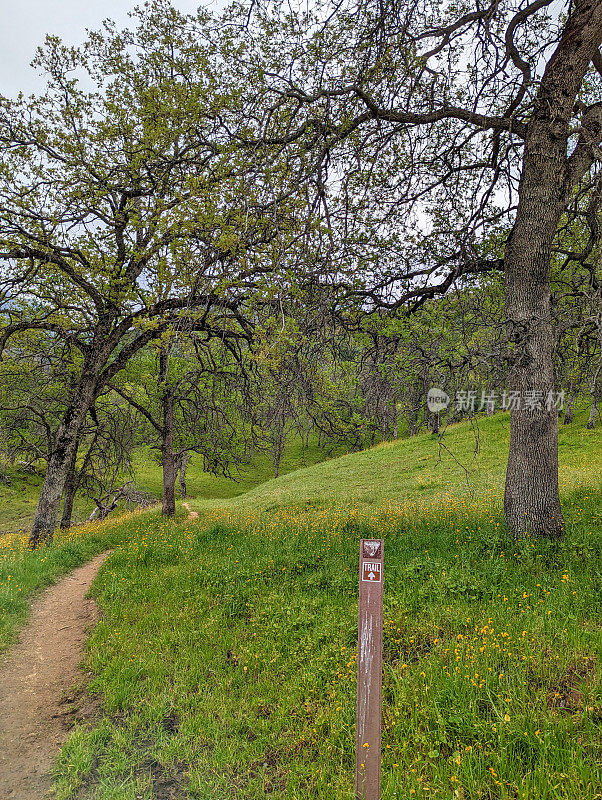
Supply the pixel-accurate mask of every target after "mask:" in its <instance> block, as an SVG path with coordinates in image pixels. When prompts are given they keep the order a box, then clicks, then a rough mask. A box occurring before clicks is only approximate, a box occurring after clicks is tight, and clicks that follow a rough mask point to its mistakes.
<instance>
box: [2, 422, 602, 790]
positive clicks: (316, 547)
mask: <svg viewBox="0 0 602 800" xmlns="http://www.w3.org/2000/svg"><path fill="white" fill-rule="evenodd" d="M475 441H476V440H475V432H474V430H473V429H472V428H471V427H470V426H469V425H459V426H457V427H454V428H452V429H450V430H449V431H448V432H447V433H446V436H445V438H444V440H443V444H444V448H443V450H441V443H440V442H438V440H437V438H436V437H432V436H429V435H422V436H419V437H416V438H414V439H412V440H409V441H400V442H397V443H393V444H385V445H381V446H379V447H376V448H374V449H372V450H370V451H365V452H362V453H357V454H353V455H347V456H343V457H340V458H335V459H331V460H329V461H326V462H324V463H322V464H319V465H314V466H311V467H308V468H305V469H300V470H298V471H297V472H294V473H291V474H288V475H285V476H283V477H281V478H279V479H276V480H269V481H266V482H265V483H263V484H261V485H258V486H256V487H255V488H252V489H251V490H249V491H248V492H246V493H244V494H242V495H239V496H237V497H231V498H225V499H220V500H216V499H215V498H213V499H212V498H207V497H206V496H205V497H197V499H196V500H194V501H192V503H191V504H192V506H193V507H194V508H196V509H197V511H198V512H199V518H198V519H197V520H189V519H186V514H185V512H184V510H183V509H182V510H181V512H180V516H179V518H178V519H176V520H172V521H165V520H162V519H161V517H160V516H159V514H158V513H157V512H156V511H153V512H146V513H138V514H135V515H132V516H130V517H123V518H121V519H116V520H114V521H112V522H107V523H105V524H103V525H95V526H92V527H91V528H90V529H86V528H80V529H76V531H75V532H72V533H71V534H70V535H69V537H65V536H64V535H63V536H62V537H58V539H57V542H56V545H54V546H53V547H51V548H48V549H47V550H45V551H41V552H39V553H37V554H25V553H23V551H22V549H20V544H19V542H18V541H17V540H16V539H15V541H14V542H13V543H12V545H11V548H12V549H10V548H8V547H5V549H4V557H3V560H2V555H1V554H0V604H4V607H7V608H9V609H10V608H11V605H10V604H11V602H12V603H18V602H22V600H23V598H22V595H23V594H25V593H26V592H29V591H31V588H32V586H31V583H32V578H31V576H32V575H37V579H38V584H37V585H40V584H41V583H43V582H44V581H45V580H46V581H47V580H49V579H51V578H52V576H54V575H56V574H57V572H58V571H60V570H61V569H64V568H66V567H65V566H64V563H65V560H66V559H69V558H70V559H71V561H77V560H78V559H81V558H83V557H84V556H85V555H86V554H87V553H89V552H90V551H91V549H94V548H100V547H102V546H106V545H107V543H109V542H110V543H111V545H112V546H113V547H115V552H114V554H113V555H112V556H111V557H110V558H109V559H108V561H107V562H106V563H105V566H104V567H103V569H102V570H101V573H100V575H99V578H98V580H97V583H96V586H95V594H96V595H97V597H98V600H99V603H100V606H101V609H102V620H101V622H100V624H99V625H98V627H97V628H96V630H95V631H94V633H93V635H92V638H91V640H90V643H89V651H88V655H87V659H86V667H87V669H88V670H89V671H90V672H91V673H92V675H93V679H92V683H91V685H90V689H91V691H93V692H94V693H96V694H97V695H98V697H99V700H100V701H101V711H100V713H99V715H98V716H97V717H96V718H94V719H93V720H89V721H85V720H84V721H83V722H82V724H80V725H79V726H78V727H77V728H76V729H75V731H74V732H73V733H72V735H71V737H70V739H69V741H68V743H67V745H66V746H65V748H64V749H63V752H62V755H61V758H60V761H59V764H58V766H57V772H56V791H57V797H58V798H62V800H74V799H75V798H77V800H117V799H119V800H140V799H141V800H151V799H154V800H158V798H167V797H170V798H177V799H178V800H180V799H182V800H183V799H184V798H197V799H198V800H223V799H224V798H226V797H228V798H240V800H258V798H263V797H266V796H270V797H273V798H275V799H276V800H284V799H285V798H286V799H287V800H289V799H290V800H310V799H311V800H314V798H320V800H331V799H332V800H343V799H345V800H351V798H352V797H353V757H354V756H353V741H354V730H353V726H354V713H355V669H356V664H355V658H356V636H357V575H356V572H357V553H358V541H359V538H360V537H362V536H382V537H384V539H385V621H386V624H385V672H384V716H383V794H382V796H383V799H384V800H393V798H403V799H404V800H407V799H409V798H423V799H424V798H433V797H436V798H442V799H443V800H458V798H464V800H469V798H470V800H476V799H477V798H483V799H485V798H486V799H488V800H494V799H495V800H508V799H509V798H512V799H513V800H559V798H561V799H563V800H564V799H566V800H594V798H599V797H600V795H601V794H602V675H601V670H600V665H601V664H602V614H601V608H602V603H601V592H602V514H601V513H600V508H602V480H601V475H602V470H601V466H602V465H601V463H600V462H601V448H600V446H599V443H600V432H599V431H587V430H585V428H584V426H583V424H582V421H581V420H579V421H578V423H577V424H576V425H574V426H572V427H567V428H564V429H563V430H562V431H561V445H560V454H561V483H562V494H563V502H564V508H565V514H566V519H567V537H566V540H564V541H563V542H560V543H549V542H538V541H532V540H530V539H529V538H526V539H524V540H522V541H520V542H512V541H511V540H509V539H508V537H507V535H506V533H505V527H504V522H503V517H502V515H501V512H500V501H501V487H502V482H503V472H504V464H505V458H506V455H507V446H508V445H507V419H506V418H505V417H504V416H501V415H500V416H496V417H494V418H492V419H484V420H481V421H480V423H479V432H478V441H479V447H478V449H477V451H476V452H475ZM88 542H90V543H88ZM87 543H88V544H87ZM57 563H59V564H60V567H57ZM49 565H50V566H52V567H53V569H54V572H53V573H52V575H50V571H49V570H50V567H49ZM8 576H10V579H9V577H8ZM28 576H29V578H28ZM40 576H41V577H40ZM49 576H50V577H49ZM28 581H29V583H28Z"/></svg>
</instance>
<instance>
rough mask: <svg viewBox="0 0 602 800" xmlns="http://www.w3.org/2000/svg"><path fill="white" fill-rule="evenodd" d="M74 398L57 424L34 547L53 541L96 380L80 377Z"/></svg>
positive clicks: (34, 528) (35, 522)
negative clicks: (66, 483) (66, 482)
mask: <svg viewBox="0 0 602 800" xmlns="http://www.w3.org/2000/svg"><path fill="white" fill-rule="evenodd" d="M90 374H91V373H90ZM73 398H74V399H73V400H72V402H71V403H70V404H69V406H68V408H67V410H66V412H65V416H64V417H63V419H62V420H61V423H60V425H59V427H58V430H57V432H56V436H55V440H54V447H53V449H52V452H51V454H50V457H49V458H48V464H47V467H46V475H45V476H44V481H43V483H42V489H41V491H40V499H39V501H38V507H37V509H36V514H35V517H34V520H33V525H32V528H31V534H30V536H29V546H30V547H31V548H32V550H34V549H35V548H36V547H37V546H38V545H39V544H40V542H42V541H45V542H51V541H52V537H53V535H54V529H55V528H56V525H57V519H58V514H59V507H60V503H61V497H62V495H63V490H64V488H65V481H66V480H67V475H68V473H69V465H70V463H71V461H72V459H73V457H74V456H73V451H74V450H75V449H76V448H77V442H78V437H79V432H80V430H81V426H82V424H83V422H84V419H85V417H86V414H87V413H88V409H89V408H90V406H91V405H92V401H93V398H94V380H93V379H92V378H91V377H90V376H87V377H86V379H85V380H82V381H80V383H79V385H78V387H77V389H76V390H75V392H74V394H73Z"/></svg>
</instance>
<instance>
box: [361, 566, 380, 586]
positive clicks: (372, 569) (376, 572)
mask: <svg viewBox="0 0 602 800" xmlns="http://www.w3.org/2000/svg"><path fill="white" fill-rule="evenodd" d="M381 567H382V564H381V562H380V561H364V563H363V564H362V580H363V581H367V582H368V583H380V581H381V578H382V573H381Z"/></svg>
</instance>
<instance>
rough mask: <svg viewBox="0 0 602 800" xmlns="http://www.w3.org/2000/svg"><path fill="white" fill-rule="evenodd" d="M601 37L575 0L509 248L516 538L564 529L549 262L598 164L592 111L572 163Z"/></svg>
mask: <svg viewBox="0 0 602 800" xmlns="http://www.w3.org/2000/svg"><path fill="white" fill-rule="evenodd" d="M601 41H602V4H600V3H598V2H594V0H581V1H580V2H576V3H575V5H574V9H573V13H572V14H571V16H570V17H569V20H568V21H567V24H566V27H565V29H564V32H563V35H562V38H561V41H560V42H559V44H558V47H557V49H556V52H555V53H554V54H553V55H552V57H551V58H550V60H549V62H548V65H547V67H546V70H545V73H544V75H543V77H542V81H541V84H540V88H539V90H538V93H537V97H536V99H535V103H534V107H533V112H532V116H531V119H530V121H529V125H528V129H527V136H526V141H525V151H524V156H523V166H522V172H521V180H520V186H519V204H518V209H517V213H516V220H515V224H514V227H513V230H512V233H511V236H510V238H509V240H508V244H507V246H506V254H505V273H506V315H507V320H508V324H509V339H510V342H511V347H512V348H513V350H514V352H513V363H512V367H511V371H510V381H509V383H510V389H511V390H514V391H518V392H520V393H521V397H522V404H521V406H522V407H521V408H520V409H517V410H513V411H512V413H511V422H510V453H509V457H508V469H507V473H506V490H505V497H504V512H505V515H506V520H507V522H508V525H509V527H510V530H511V532H512V534H513V535H514V536H515V537H518V536H522V535H523V534H524V533H525V532H526V531H528V532H529V533H531V534H534V535H536V536H548V537H559V536H561V535H562V534H563V532H564V520H563V517H562V511H561V508H560V497H559V491H558V413H557V410H556V408H555V407H550V408H546V406H545V399H546V397H547V395H548V393H550V392H552V393H554V392H555V390H556V386H555V381H554V366H553V360H552V348H553V341H554V337H553V329H552V318H551V314H550V260H551V252H552V243H553V240H554V236H555V234H556V230H557V227H558V223H559V221H560V218H561V215H562V213H563V211H564V209H565V207H566V204H567V203H568V201H569V199H570V196H571V193H572V190H573V188H574V186H575V184H576V183H577V182H578V181H579V180H580V179H581V177H582V176H583V174H584V173H585V172H586V171H587V169H589V166H590V165H591V163H592V160H593V152H592V145H594V144H597V142H598V141H599V135H600V124H599V121H598V119H597V116H594V117H590V121H589V122H588V123H587V125H588V126H589V127H588V128H587V136H586V138H585V139H582V140H581V141H580V144H579V145H578V147H577V148H576V150H575V155H574V157H572V158H571V159H570V160H569V158H568V155H567V153H568V147H569V123H570V120H571V118H572V114H573V109H574V106H575V100H576V98H577V95H578V93H579V91H580V89H581V86H582V83H583V78H584V76H585V73H586V72H587V69H588V67H589V65H590V63H591V61H592V58H593V57H594V54H595V53H596V52H597V50H598V47H599V45H600V42H601ZM597 113H598V112H597V110H595V112H594V114H595V115H597ZM528 392H537V393H538V394H537V397H541V398H543V407H542V408H535V407H532V408H525V401H526V398H527V396H528V395H527V393H528Z"/></svg>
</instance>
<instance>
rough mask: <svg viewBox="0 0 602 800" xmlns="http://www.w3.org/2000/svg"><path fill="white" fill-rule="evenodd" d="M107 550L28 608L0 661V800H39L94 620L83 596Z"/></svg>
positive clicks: (66, 723) (64, 730) (67, 722)
mask: <svg viewBox="0 0 602 800" xmlns="http://www.w3.org/2000/svg"><path fill="white" fill-rule="evenodd" d="M108 555H109V553H103V554H102V555H99V556H97V557H96V558H94V559H92V561H89V562H88V563H87V564H85V565H84V566H83V567H79V568H78V569H76V570H74V571H73V572H72V573H71V574H70V575H68V576H67V577H65V578H63V579H62V580H61V581H60V582H59V583H57V584H55V585H54V586H51V587H50V588H49V589H47V590H46V591H44V592H43V594H41V595H40V596H39V597H38V598H37V599H36V600H35V601H34V602H33V604H32V608H31V615H30V618H29V621H28V623H27V625H26V626H25V627H24V628H23V630H22V631H21V634H20V636H19V640H18V642H17V643H16V645H15V646H14V647H13V648H11V649H10V650H9V651H8V653H7V654H6V656H5V657H4V660H3V659H2V657H0V798H2V800H44V799H45V798H46V797H47V796H48V792H49V790H50V786H51V775H50V773H51V770H52V766H53V763H54V759H55V758H56V756H57V754H58V751H59V749H60V747H61V745H62V744H63V743H64V741H65V739H66V738H67V736H68V733H69V728H70V727H71V725H72V721H73V702H72V701H73V698H72V697H71V698H70V697H69V696H68V693H69V690H71V689H72V688H73V686H74V684H78V683H81V677H82V676H81V672H80V671H79V669H78V667H79V665H80V663H81V660H82V658H83V653H84V646H85V642H86V637H87V635H88V632H89V630H90V628H91V626H92V625H93V624H94V623H95V621H96V619H97V609H96V604H95V602H94V600H92V599H91V598H87V597H86V594H87V592H88V590H89V588H90V585H91V583H92V581H93V580H94V577H95V576H96V573H97V572H98V570H99V569H100V566H101V564H102V563H103V561H104V560H105V559H106V558H107V556H108Z"/></svg>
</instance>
